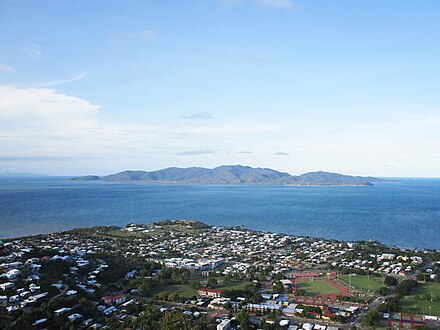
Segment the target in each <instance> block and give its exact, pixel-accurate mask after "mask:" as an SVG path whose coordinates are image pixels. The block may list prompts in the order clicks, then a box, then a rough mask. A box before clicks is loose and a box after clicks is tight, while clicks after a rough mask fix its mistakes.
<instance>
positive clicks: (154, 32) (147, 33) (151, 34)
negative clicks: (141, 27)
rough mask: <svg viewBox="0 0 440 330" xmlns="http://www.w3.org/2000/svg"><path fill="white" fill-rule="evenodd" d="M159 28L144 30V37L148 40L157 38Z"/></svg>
mask: <svg viewBox="0 0 440 330" xmlns="http://www.w3.org/2000/svg"><path fill="white" fill-rule="evenodd" d="M156 36H157V29H149V30H145V31H143V32H142V37H143V38H144V39H145V40H148V41H154V40H156Z"/></svg>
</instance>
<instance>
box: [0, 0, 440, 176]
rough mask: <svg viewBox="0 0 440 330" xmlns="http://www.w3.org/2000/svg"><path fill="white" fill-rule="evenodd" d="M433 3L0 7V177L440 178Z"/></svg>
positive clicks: (230, 0) (436, 8) (42, 1)
mask: <svg viewBox="0 0 440 330" xmlns="http://www.w3.org/2000/svg"><path fill="white" fill-rule="evenodd" d="M439 17H440V2H439V1H435V0H432V1H423V0H421V1H412V0H399V1H395V0H387V1H383V0H369V1H353V0H345V1H342V0H334V1H332V0H313V1H312V0H191V1H181V0H160V1H159V0H155V1H147V0H143V1H135V0H131V1H125V0H120V1H112V0H106V1H103V0H95V1H88V0H70V1H69V0H66V1H49V0H39V1H21V0H0V172H34V173H42V174H48V175H82V174H97V175H103V174H110V173H115V172H118V171H122V170H126V169H142V170H156V169H161V168H166V167H170V166H177V167H191V166H202V167H215V166H219V165H223V164H242V165H249V166H255V167H269V168H273V169H277V170H280V171H286V172H288V173H291V174H301V173H305V172H309V171H316V170H324V171H331V172H338V173H345V174H352V175H375V176H385V177H406V176H408V177H440V60H439V59H440V42H439V40H440V20H439V19H438V18H439Z"/></svg>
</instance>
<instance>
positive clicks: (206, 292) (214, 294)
mask: <svg viewBox="0 0 440 330" xmlns="http://www.w3.org/2000/svg"><path fill="white" fill-rule="evenodd" d="M224 293H225V291H224V290H220V289H209V288H200V289H199V290H197V294H198V295H199V296H201V297H207V298H220V297H221V296H222V295H223V294H224Z"/></svg>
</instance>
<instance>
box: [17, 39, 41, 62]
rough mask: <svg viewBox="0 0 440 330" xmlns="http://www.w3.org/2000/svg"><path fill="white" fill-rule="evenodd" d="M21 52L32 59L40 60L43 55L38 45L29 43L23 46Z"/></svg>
mask: <svg viewBox="0 0 440 330" xmlns="http://www.w3.org/2000/svg"><path fill="white" fill-rule="evenodd" d="M21 50H22V51H23V52H24V53H25V54H26V55H27V56H29V57H30V58H33V59H35V58H39V57H41V55H42V53H41V51H40V47H39V46H38V45H37V44H33V43H29V44H25V45H22V46H21Z"/></svg>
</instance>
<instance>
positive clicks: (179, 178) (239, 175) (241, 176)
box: [71, 165, 385, 186]
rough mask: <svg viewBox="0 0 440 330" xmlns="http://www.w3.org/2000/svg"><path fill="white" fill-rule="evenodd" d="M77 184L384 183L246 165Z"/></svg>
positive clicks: (122, 175) (131, 174) (125, 174)
mask: <svg viewBox="0 0 440 330" xmlns="http://www.w3.org/2000/svg"><path fill="white" fill-rule="evenodd" d="M71 180H73V181H102V182H114V183H145V184H148V183H150V184H153V183H163V184H245V185H246V184H247V185H293V186H316V185H318V186H333V185H337V186H371V185H373V183H372V182H384V181H385V180H382V179H378V178H375V177H371V176H370V177H362V176H351V175H344V174H339V173H332V172H324V171H316V172H308V173H304V174H301V175H296V176H295V175H291V174H289V173H286V172H280V171H277V170H274V169H271V168H262V167H250V166H243V165H221V166H218V167H215V168H212V169H209V168H204V167H188V168H179V167H168V168H165V169H161V170H157V171H142V170H126V171H122V172H118V173H115V174H110V175H106V176H102V177H99V176H96V175H87V176H82V177H77V178H72V179H71Z"/></svg>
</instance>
